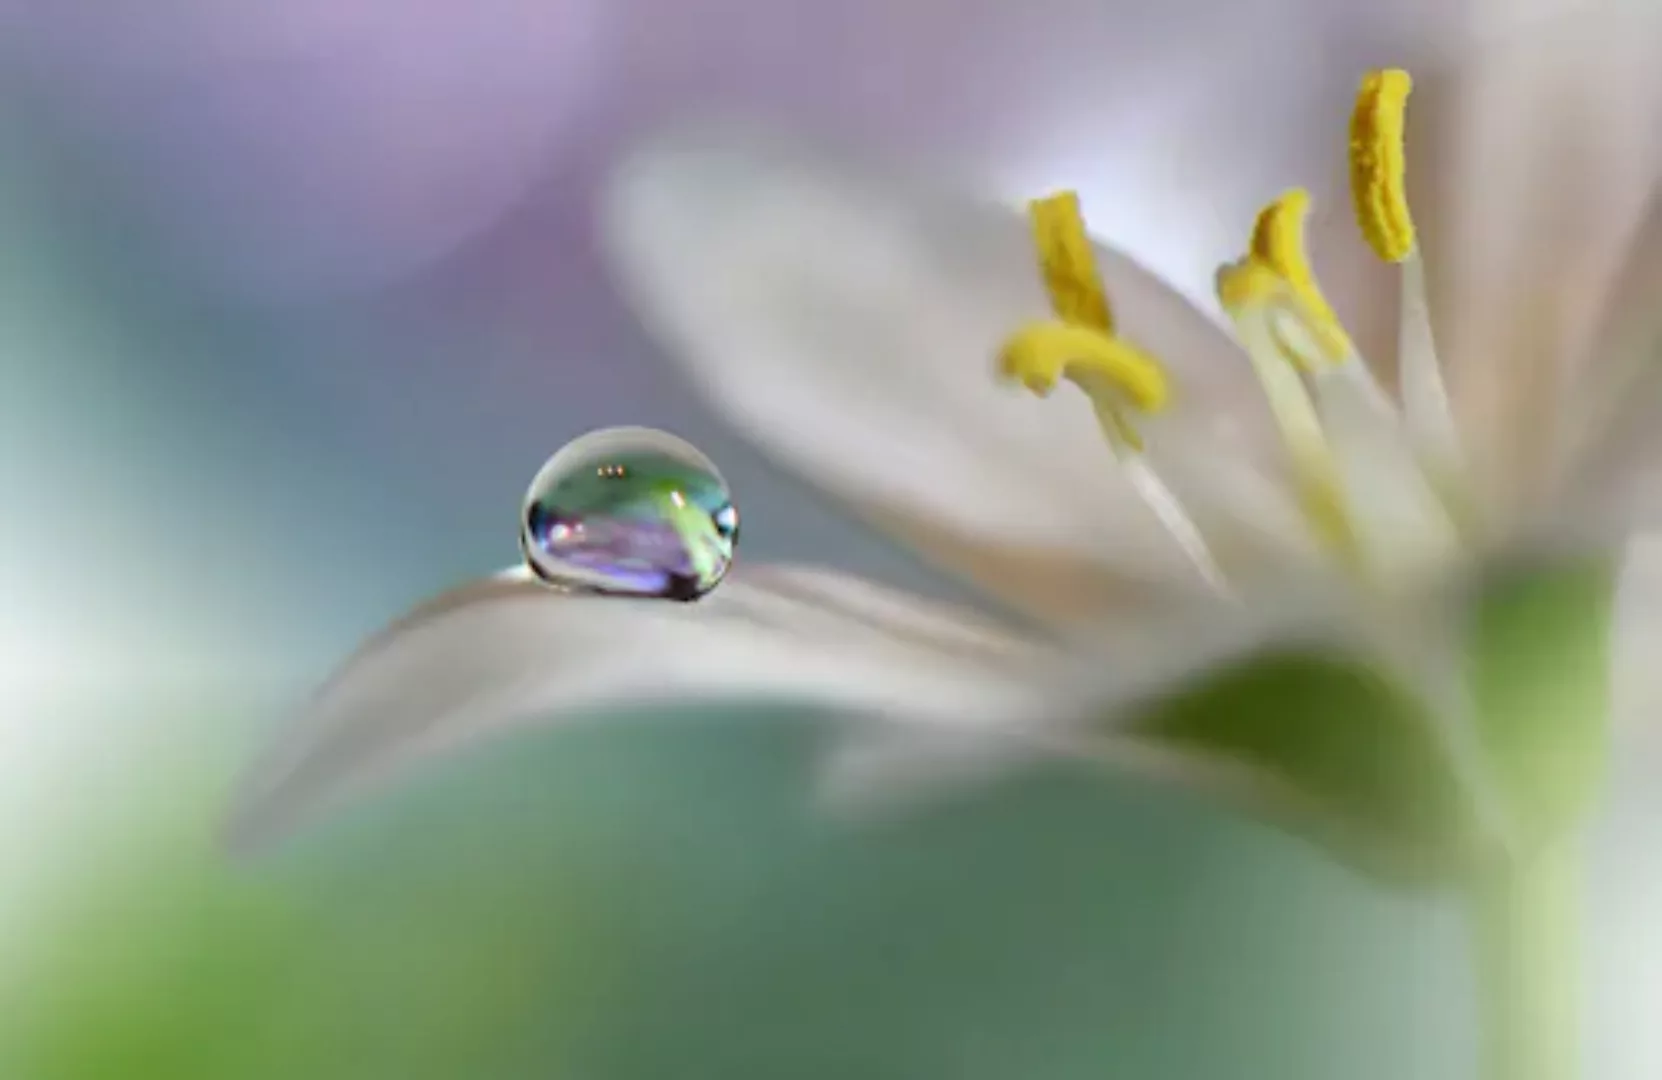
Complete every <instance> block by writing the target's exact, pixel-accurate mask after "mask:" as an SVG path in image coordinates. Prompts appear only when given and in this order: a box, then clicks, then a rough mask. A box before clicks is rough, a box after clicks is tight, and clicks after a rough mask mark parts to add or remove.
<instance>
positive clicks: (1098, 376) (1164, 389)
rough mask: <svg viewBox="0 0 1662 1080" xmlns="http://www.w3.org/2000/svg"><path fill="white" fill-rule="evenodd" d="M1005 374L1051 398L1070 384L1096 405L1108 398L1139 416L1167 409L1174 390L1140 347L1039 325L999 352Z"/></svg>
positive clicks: (1028, 328)
mask: <svg viewBox="0 0 1662 1080" xmlns="http://www.w3.org/2000/svg"><path fill="white" fill-rule="evenodd" d="M998 366H999V373H1000V374H1001V375H1003V376H1004V377H1005V378H1008V379H1016V380H1019V381H1020V382H1021V384H1022V385H1023V386H1025V387H1027V389H1028V390H1030V391H1032V392H1033V393H1034V394H1037V395H1039V396H1040V397H1046V396H1048V395H1049V394H1050V392H1051V391H1052V390H1054V389H1055V388H1056V384H1057V382H1059V381H1060V380H1062V379H1064V378H1065V379H1068V380H1069V381H1070V382H1072V383H1074V384H1075V385H1076V386H1078V387H1079V388H1080V389H1081V390H1083V391H1085V393H1086V394H1088V395H1090V396H1091V398H1092V400H1097V399H1098V398H1099V397H1101V396H1102V395H1103V394H1104V393H1105V392H1106V393H1111V394H1113V396H1114V397H1115V398H1116V399H1117V400H1118V401H1120V402H1123V403H1124V404H1127V405H1130V406H1131V407H1133V408H1135V409H1136V410H1137V411H1138V412H1144V413H1153V412H1158V411H1160V410H1161V409H1163V408H1164V407H1165V405H1166V402H1167V400H1168V398H1169V394H1170V390H1169V387H1168V386H1167V384H1166V376H1165V372H1163V371H1162V370H1161V369H1160V365H1159V364H1158V363H1157V362H1155V361H1154V360H1153V359H1152V358H1151V357H1149V356H1148V355H1146V354H1145V353H1143V352H1142V351H1141V350H1140V349H1138V348H1137V347H1136V346H1135V345H1132V344H1131V343H1130V342H1127V341H1124V340H1122V339H1120V338H1116V337H1113V336H1111V335H1109V334H1104V333H1102V332H1101V331H1098V330H1093V329H1091V328H1089V327H1085V326H1073V325H1069V324H1066V323H1034V324H1031V325H1029V326H1026V327H1023V328H1022V329H1020V330H1018V331H1017V332H1016V333H1015V334H1013V335H1012V336H1011V337H1010V339H1009V340H1008V341H1006V342H1005V343H1004V347H1003V348H1002V349H1001V350H999V362H998Z"/></svg>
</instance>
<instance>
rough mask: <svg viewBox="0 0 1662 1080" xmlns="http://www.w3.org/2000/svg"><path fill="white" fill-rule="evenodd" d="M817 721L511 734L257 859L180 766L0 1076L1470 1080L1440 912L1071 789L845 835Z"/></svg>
mask: <svg viewBox="0 0 1662 1080" xmlns="http://www.w3.org/2000/svg"><path fill="white" fill-rule="evenodd" d="M801 720H802V718H800V717H780V716H752V717H746V718H742V719H738V720H732V719H727V720H721V721H716V720H714V719H708V720H693V719H682V720H678V721H676V722H673V723H670V722H654V721H650V720H646V721H640V722H623V723H619V724H616V725H611V726H608V727H607V728H606V729H605V730H594V731H588V732H577V733H563V734H552V733H529V734H526V735H523V736H519V737H510V738H504V739H503V740H500V741H499V742H498V743H496V744H494V745H488V746H482V747H480V748H479V749H478V751H477V752H475V753H473V754H471V755H469V756H467V757H466V759H465V760H460V761H451V762H446V763H445V764H444V765H443V766H442V767H440V768H436V769H433V770H430V771H426V772H423V773H421V774H419V775H413V776H411V777H409V778H407V779H406V780H405V781H404V782H403V783H401V784H399V785H397V787H396V789H395V790H392V791H389V792H383V793H381V794H379V795H377V796H376V797H374V798H369V799H366V800H364V801H363V802H361V803H359V804H358V805H357V806H355V807H353V808H352V809H351V810H349V811H348V812H345V813H343V814H342V815H341V816H340V817H338V818H337V819H335V820H334V821H333V822H331V823H330V824H328V825H326V826H325V827H322V828H320V829H318V830H316V831H314V832H313V833H311V834H309V835H307V836H305V837H303V838H302V839H301V840H300V841H299V842H297V843H296V844H294V845H292V846H291V847H290V848H289V849H287V850H284V851H281V852H279V853H277V854H275V855H273V856H271V857H270V858H268V859H265V860H262V861H258V862H254V863H250V864H231V863H227V862H223V861H221V860H220V859H219V857H218V855H217V854H216V851H215V849H214V848H213V846H212V845H211V843H210V840H211V834H210V832H209V830H208V829H207V828H206V826H205V822H206V821H207V820H208V816H209V815H210V814H211V812H212V811H213V810H214V808H215V806H214V800H213V799H212V798H209V797H203V798H200V799H195V798H193V799H183V800H181V799H179V798H173V799H164V798H163V793H164V792H167V791H174V792H177V791H178V790H180V780H181V778H180V777H177V776H173V775H171V774H169V773H168V772H167V771H165V770H159V771H157V772H156V773H155V776H154V781H153V785H152V788H151V789H150V795H149V798H148V800H145V799H139V800H138V803H139V805H136V806H134V807H133V808H132V809H133V810H134V811H142V810H144V809H146V807H147V806H155V805H174V806H178V805H182V804H186V805H189V806H190V807H191V812H189V813H185V814H183V815H180V814H171V813H170V814H167V815H161V817H162V821H161V822H160V824H156V823H154V822H152V826H153V827H149V828H146V829H144V830H136V829H135V828H134V827H133V826H132V825H131V823H130V822H131V819H132V817H133V815H132V814H129V815H127V820H128V824H127V825H124V826H123V827H122V828H120V829H118V830H116V831H115V832H113V833H111V834H110V835H111V836H112V837H115V838H116V839H117V840H119V841H120V842H119V843H117V844H114V845H112V846H111V850H117V849H119V850H121V851H123V852H124V855H125V857H122V858H119V859H95V860H92V861H93V862H95V863H98V864H99V869H97V870H96V872H93V873H91V875H90V876H85V877H82V878H80V879H79V880H78V881H77V882H75V883H74V884H73V887H71V886H70V885H67V884H66V885H65V887H64V888H65V890H67V891H65V892H63V894H62V897H61V902H60V903H59V904H58V906H57V907H56V909H55V910H54V912H53V917H52V919H51V920H50V921H49V923H48V924H47V926H48V929H49V932H48V933H45V934H43V935H41V938H40V943H41V945H42V947H41V948H39V949H37V950H35V952H34V953H33V959H32V963H31V964H30V969H29V970H28V971H26V972H23V973H21V974H23V975H24V978H23V979H22V980H21V981H20V982H14V984H13V985H15V986H18V987H20V988H21V993H20V994H18V995H16V996H15V997H14V1000H11V1001H7V1002H5V1003H4V1007H3V1008H0V1075H4V1076H7V1077H26V1078H28V1080H127V1078H132V1080H163V1078H166V1080H197V1078H202V1080H207V1078H214V1080H226V1078H228V1080H243V1078H247V1080H266V1078H271V1080H276V1078H279V1077H283V1078H292V1077H297V1076H304V1077H307V1078H308V1080H334V1078H337V1077H338V1078H341V1080H345V1078H347V1077H351V1078H353V1080H428V1078H432V1080H439V1078H461V1077H467V1078H469V1080H521V1078H527V1080H528V1078H531V1077H537V1078H546V1077H553V1076H571V1077H582V1078H587V1080H637V1078H638V1080H647V1078H658V1077H663V1076H667V1075H673V1076H676V1077H677V1078H685V1080H698V1078H702V1077H711V1078H712V1080H713V1078H716V1077H720V1078H722V1080H736V1078H742V1077H751V1076H753V1077H757V1078H758V1080H762V1078H775V1077H778V1076H791V1077H793V1078H801V1080H819V1078H826V1080H830V1078H833V1077H851V1076H858V1077H861V1078H862V1080H873V1078H876V1080H883V1078H888V1077H893V1078H895V1080H901V1078H907V1080H911V1078H915V1077H919V1076H953V1077H961V1078H966V1080H980V1078H986V1080H994V1078H997V1080H1004V1078H1006V1077H1008V1076H1011V1075H1022V1076H1025V1077H1030V1078H1057V1080H1062V1078H1068V1080H1071V1078H1074V1077H1078V1078H1081V1080H1083V1078H1085V1077H1091V1078H1093V1080H1094V1078H1098V1077H1101V1076H1103V1075H1114V1076H1124V1077H1150V1078H1160V1077H1182V1078H1184V1080H1207V1078H1213V1077H1216V1078H1219V1080H1222V1078H1225V1077H1238V1076H1241V1075H1274V1076H1277V1077H1281V1078H1285V1080H1303V1078H1310V1080H1318V1078H1319V1080H1330V1078H1331V1077H1332V1076H1334V1075H1345V1076H1346V1077H1347V1078H1350V1080H1369V1078H1372V1077H1378V1078H1380V1080H1384V1078H1386V1077H1390V1078H1392V1080H1397V1078H1400V1077H1401V1076H1403V1075H1412V1076H1415V1077H1423V1078H1427V1080H1439V1078H1444V1077H1447V1078H1449V1080H1454V1078H1456V1077H1462V1076H1463V1075H1464V1070H1463V1068H1462V1064H1463V1062H1464V1061H1466V1060H1467V1059H1466V1056H1465V1055H1466V1053H1467V1052H1468V1047H1467V1045H1466V1039H1465V1037H1464V1029H1465V1023H1466V1019H1467V1012H1466V1007H1465V1001H1464V999H1463V993H1462V990H1461V986H1460V982H1459V972H1460V965H1459V961H1458V955H1457V949H1456V948H1454V945H1455V943H1456V942H1457V938H1456V937H1455V936H1454V935H1455V932H1456V928H1455V926H1454V925H1453V924H1452V922H1451V921H1450V919H1449V917H1448V913H1446V912H1444V911H1442V910H1440V909H1438V908H1436V907H1434V906H1432V905H1429V904H1425V903H1418V902H1409V901H1403V900H1397V899H1391V898H1387V897H1383V896H1380V895H1378V894H1376V893H1374V892H1373V891H1372V890H1370V889H1367V888H1365V887H1363V886H1361V885H1360V884H1359V883H1358V882H1357V881H1356V880H1355V879H1353V878H1352V877H1351V876H1350V875H1348V874H1346V873H1344V872H1342V871H1340V870H1339V869H1337V868H1336V867H1334V866H1333V865H1331V864H1329V863H1328V862H1327V861H1325V860H1324V859H1322V858H1320V857H1319V856H1317V855H1315V854H1313V853H1312V852H1311V851H1310V850H1307V849H1306V848H1305V847H1304V846H1303V845H1300V844H1297V843H1294V842H1290V841H1287V840H1285V839H1283V838H1282V837H1280V836H1279V835H1277V834H1275V833H1272V832H1270V831H1268V830H1267V829H1260V828H1258V827H1256V826H1253V825H1250V824H1246V823H1241V822H1237V821H1234V820H1231V819H1229V818H1227V817H1225V816H1223V815H1221V814H1217V813H1214V812H1213V811H1212V810H1211V809H1210V808H1208V807H1206V806H1204V805H1202V804H1200V803H1198V802H1191V801H1189V800H1185V799H1174V798H1171V797H1170V795H1169V793H1166V792H1161V791H1154V790H1148V789H1145V788H1143V787H1142V786H1140V785H1138V784H1135V783H1105V782H1104V781H1103V778H1102V777H1101V776H1100V774H1097V773H1094V772H1090V771H1087V770H1084V769H1082V768H1075V767H1070V766H1067V765H1061V764H1057V765H1049V766H1044V767H1042V768H1039V769H1037V770H1036V771H1035V772H1033V773H1032V774H1031V775H1029V776H1026V777H1023V778H1018V779H1014V780H1011V781H1010V782H1008V783H1005V784H1001V785H999V786H998V787H996V788H995V789H992V790H988V791H986V792H983V793H980V794H978V795H976V796H974V797H966V798H964V799H963V800H961V801H959V802H957V803H954V804H951V805H943V806H941V807H939V808H938V809H936V810H934V811H931V812H928V813H924V814H921V815H917V816H912V817H909V818H907V819H905V820H904V821H899V822H895V823H891V824H888V825H883V826H879V827H876V828H873V829H867V830H861V831H849V830H841V829H833V828H830V827H828V826H826V825H825V824H823V823H822V822H820V821H818V820H816V819H815V818H814V817H813V816H812V815H810V814H809V813H808V809H807V807H806V805H805V802H804V799H803V794H802V793H803V792H804V791H805V790H806V780H807V773H806V770H807V767H808V764H809V762H810V761H811V759H812V755H813V750H814V749H815V746H816V744H817V741H818V739H819V738H820V735H819V732H820V731H822V730H823V729H820V728H817V727H814V726H811V725H807V724H804V723H802V722H801ZM138 816H140V817H142V816H144V815H142V814H140V815H138ZM151 816H152V817H154V816H155V815H151ZM1387 1048H1388V1049H1389V1050H1390V1053H1389V1054H1384V1053H1382V1051H1384V1050H1385V1049H1387Z"/></svg>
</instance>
